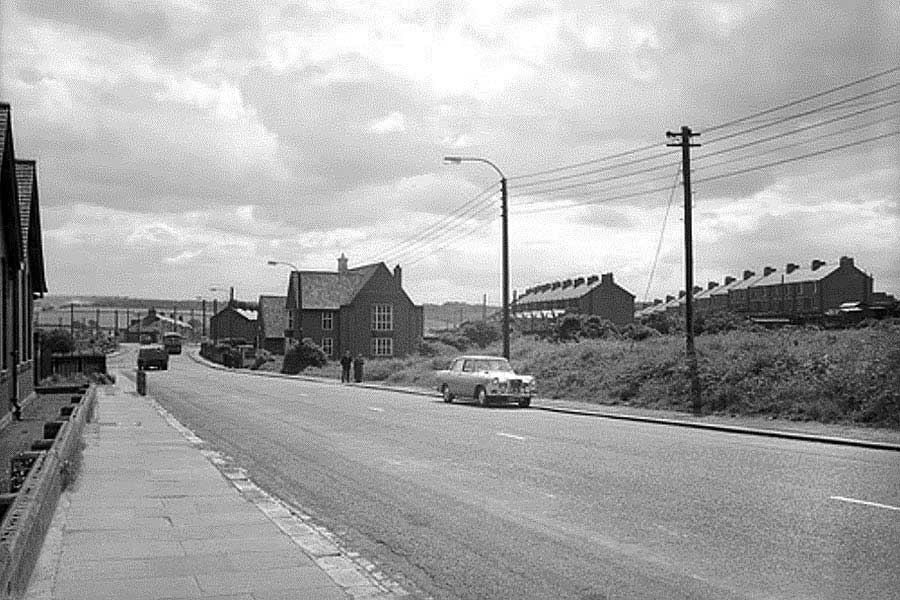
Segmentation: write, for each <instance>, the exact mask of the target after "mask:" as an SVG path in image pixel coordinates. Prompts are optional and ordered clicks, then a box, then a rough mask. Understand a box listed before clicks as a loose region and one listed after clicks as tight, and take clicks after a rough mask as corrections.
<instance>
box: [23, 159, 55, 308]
mask: <svg viewBox="0 0 900 600" xmlns="http://www.w3.org/2000/svg"><path fill="white" fill-rule="evenodd" d="M16 182H17V184H18V192H19V214H20V218H21V233H22V247H23V250H24V251H25V256H24V259H25V261H26V262H27V263H28V267H29V276H30V284H31V293H32V294H35V295H37V296H40V297H43V295H44V294H45V293H46V292H47V281H46V276H45V273H44V250H43V240H42V236H41V216H40V205H39V203H38V186H37V167H36V165H35V162H34V161H33V160H16Z"/></svg>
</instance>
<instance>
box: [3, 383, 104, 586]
mask: <svg viewBox="0 0 900 600" xmlns="http://www.w3.org/2000/svg"><path fill="white" fill-rule="evenodd" d="M96 395H97V389H96V387H95V386H91V387H90V388H89V389H88V390H87V392H85V393H84V394H83V395H81V398H80V399H79V400H77V402H76V400H74V399H73V403H72V409H71V414H70V415H68V416H60V417H59V420H60V421H62V425H61V426H60V427H59V431H58V432H57V434H56V436H55V437H54V439H53V443H52V445H51V447H50V449H49V450H46V451H43V452H41V453H40V456H38V457H37V459H36V460H35V462H34V464H33V465H32V467H31V471H30V472H29V473H28V477H27V478H26V479H25V482H24V483H23V485H22V488H21V489H20V490H19V491H18V493H17V494H16V497H15V500H13V502H12V505H11V506H10V507H9V510H8V511H7V513H6V516H5V517H4V519H3V523H2V527H0V598H3V599H7V598H20V597H22V596H23V595H24V593H25V591H26V589H27V587H28V580H29V578H30V577H31V572H32V570H33V569H34V565H35V563H36V562H37V558H38V556H39V554H40V551H41V546H42V544H43V541H44V536H45V535H46V533H47V529H48V528H49V527H50V522H51V521H52V520H53V513H54V512H55V511H56V505H57V502H58V501H59V496H60V494H61V493H62V491H63V490H64V489H65V488H66V486H67V485H68V484H69V483H70V481H71V480H72V478H73V477H74V476H75V473H76V472H77V466H78V462H79V461H80V460H81V439H82V432H83V431H84V426H85V423H86V422H87V421H88V420H89V419H90V418H91V416H92V413H93V410H94V403H95V401H96ZM66 412H68V411H66ZM51 429H52V428H51Z"/></svg>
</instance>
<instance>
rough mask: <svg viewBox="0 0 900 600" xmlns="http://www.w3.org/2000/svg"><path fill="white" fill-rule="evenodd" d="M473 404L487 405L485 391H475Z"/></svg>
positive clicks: (481, 389)
mask: <svg viewBox="0 0 900 600" xmlns="http://www.w3.org/2000/svg"><path fill="white" fill-rule="evenodd" d="M475 402H476V403H477V404H478V406H487V405H488V399H487V390H485V389H484V388H483V387H479V388H478V389H477V390H475Z"/></svg>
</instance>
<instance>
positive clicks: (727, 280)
mask: <svg viewBox="0 0 900 600" xmlns="http://www.w3.org/2000/svg"><path fill="white" fill-rule="evenodd" d="M735 281H737V279H735V278H734V277H732V276H731V275H728V276H726V277H725V283H724V285H731V284H732V283H734V282H735Z"/></svg>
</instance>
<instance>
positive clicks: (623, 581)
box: [123, 355, 900, 600]
mask: <svg viewBox="0 0 900 600" xmlns="http://www.w3.org/2000/svg"><path fill="white" fill-rule="evenodd" d="M123 360H126V361H127V360H131V359H130V358H128V357H125V358H124V359H123ZM127 364H129V365H130V364H131V363H127ZM148 392H149V394H150V395H152V396H153V397H154V398H156V399H157V400H159V401H160V403H161V404H162V405H163V406H164V407H165V408H167V409H168V410H169V411H171V412H172V413H173V414H174V415H175V416H176V417H177V418H178V419H179V420H180V421H181V422H182V423H184V424H185V425H187V426H188V427H190V428H191V429H193V430H194V431H195V432H196V433H197V434H198V435H199V436H200V437H201V438H203V439H204V440H206V441H207V442H209V443H210V444H212V445H213V446H214V447H215V448H217V449H219V450H221V451H222V452H224V453H226V454H228V455H230V456H232V457H233V458H234V459H235V461H236V462H237V463H238V464H239V465H240V466H243V467H245V468H247V469H248V471H249V473H250V476H251V477H252V478H253V479H254V480H255V481H256V482H257V483H258V484H259V485H260V486H261V487H263V488H264V489H267V490H268V491H270V492H272V493H275V494H276V495H278V496H280V497H281V498H282V499H284V500H285V501H287V502H289V503H291V504H294V505H296V506H298V507H300V508H301V509H302V510H303V512H305V513H307V514H309V515H311V516H312V517H313V518H314V519H315V521H316V522H318V523H319V524H321V525H323V526H325V527H327V528H328V529H329V530H330V531H332V532H333V533H334V534H336V535H337V536H339V538H340V539H341V540H342V541H343V543H344V544H345V545H346V546H347V547H350V548H352V549H354V550H355V551H357V552H359V553H360V554H361V555H363V556H364V557H366V558H367V559H369V560H371V561H372V562H373V563H375V564H376V565H377V566H378V567H379V568H380V569H381V570H382V571H383V572H384V573H386V574H387V575H388V576H390V577H392V578H393V579H395V580H396V581H399V582H400V583H401V584H402V585H404V586H405V587H406V588H407V589H408V590H409V591H410V592H411V594H412V595H413V597H422V598H426V597H431V598H437V599H459V600H462V599H472V600H475V599H478V600H481V599H485V598H491V599H507V598H508V599H517V600H521V599H532V598H534V599H538V598H540V599H543V598H547V599H578V600H600V599H609V600H619V599H636V598H647V599H651V598H652V599H658V598H667V599H675V598H709V599H723V598H742V599H751V598H752V599H760V598H783V599H790V600H797V599H805V598H809V599H812V598H815V599H822V598H826V599H830V598H835V599H836V598H842V599H843V598H870V599H882V598H883V599H888V598H892V599H895V598H898V596H900V592H898V590H900V569H898V568H897V565H900V454H898V453H896V452H888V451H878V450H864V449H856V448H848V447H839V446H829V445H824V444H823V445H820V444H814V443H809V442H798V441H789V440H777V439H770V438H759V437H751V436H741V435H735V434H729V433H718V432H707V431H698V430H695V429H683V428H677V427H667V426H659V425H652V424H643V423H630V422H623V421H610V420H605V419H600V418H591V417H583V416H574V415H564V414H556V413H548V412H543V411H539V410H532V409H518V408H515V407H511V408H490V409H483V408H478V407H475V406H472V405H461V404H452V405H447V404H444V403H443V402H441V401H440V400H439V399H432V398H423V397H419V396H411V395H407V394H401V393H395V392H389V391H380V390H368V389H362V388H357V387H354V386H341V385H337V384H323V383H314V382H307V381H298V380H285V379H277V378H267V377H258V376H254V375H249V374H246V373H235V372H226V371H220V370H213V369H210V368H208V367H205V366H202V365H198V364H196V363H195V362H193V361H192V360H191V359H190V358H189V357H187V356H184V355H182V356H177V357H172V359H171V361H170V366H169V370H168V371H163V372H159V373H157V372H151V373H150V374H149V375H148Z"/></svg>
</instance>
